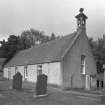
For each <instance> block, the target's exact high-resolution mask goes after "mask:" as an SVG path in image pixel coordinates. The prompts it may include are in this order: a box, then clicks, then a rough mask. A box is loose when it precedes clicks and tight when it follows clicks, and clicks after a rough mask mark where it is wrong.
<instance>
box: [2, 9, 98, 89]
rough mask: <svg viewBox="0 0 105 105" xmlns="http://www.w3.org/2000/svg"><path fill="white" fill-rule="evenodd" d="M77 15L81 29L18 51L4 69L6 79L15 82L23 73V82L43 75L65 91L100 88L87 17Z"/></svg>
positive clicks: (78, 27) (81, 12) (81, 14)
mask: <svg viewBox="0 0 105 105" xmlns="http://www.w3.org/2000/svg"><path fill="white" fill-rule="evenodd" d="M79 12H80V13H79V14H78V15H77V16H75V18H76V20H77V30H76V32H73V33H72V34H69V35H65V36H64V37H62V38H59V39H55V40H52V41H49V42H47V43H44V44H39V45H36V46H34V47H32V48H29V49H27V50H23V51H20V52H18V53H17V54H16V55H15V56H14V57H13V58H12V59H11V60H10V61H9V62H8V63H7V64H6V65H5V67H4V70H3V71H4V74H3V75H4V77H5V78H8V79H13V75H14V74H16V73H17V72H20V73H21V74H22V76H23V81H30V82H36V81H37V76H38V75H39V74H41V73H43V74H46V75H47V76H48V84H51V85H56V86H58V87H61V88H83V89H88V90H89V89H91V88H94V87H96V80H95V78H94V75H96V64H95V60H94V57H93V55H92V52H91V48H90V46H89V43H88V37H87V34H86V19H87V16H86V15H85V14H84V13H83V8H81V9H80V11H79Z"/></svg>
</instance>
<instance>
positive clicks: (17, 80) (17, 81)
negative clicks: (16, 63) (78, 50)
mask: <svg viewBox="0 0 105 105" xmlns="http://www.w3.org/2000/svg"><path fill="white" fill-rule="evenodd" d="M13 89H17V90H21V89H22V75H21V73H20V72H17V73H16V74H15V75H14V76H13Z"/></svg>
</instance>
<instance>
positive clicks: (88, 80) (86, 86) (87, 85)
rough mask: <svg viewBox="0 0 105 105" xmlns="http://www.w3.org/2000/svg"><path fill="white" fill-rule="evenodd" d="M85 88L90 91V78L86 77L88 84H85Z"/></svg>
mask: <svg viewBox="0 0 105 105" xmlns="http://www.w3.org/2000/svg"><path fill="white" fill-rule="evenodd" d="M85 83H86V84H85V88H86V90H90V76H89V75H86V82H85Z"/></svg>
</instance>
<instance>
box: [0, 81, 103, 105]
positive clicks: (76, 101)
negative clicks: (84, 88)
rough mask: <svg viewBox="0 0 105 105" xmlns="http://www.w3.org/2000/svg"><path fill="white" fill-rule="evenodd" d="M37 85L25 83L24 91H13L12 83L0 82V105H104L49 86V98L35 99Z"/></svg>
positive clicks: (95, 99) (94, 99)
mask: <svg viewBox="0 0 105 105" xmlns="http://www.w3.org/2000/svg"><path fill="white" fill-rule="evenodd" d="M34 94H35V84H34V83H28V82H24V83H23V89H22V90H20V91H18V90H14V89H12V81H9V80H1V81H0V105H104V104H101V103H100V101H99V99H97V98H92V97H84V96H82V95H79V94H73V93H72V92H70V91H63V90H60V89H58V88H54V87H51V86H50V87H49V86H48V96H46V97H40V98H34V97H33V95H34Z"/></svg>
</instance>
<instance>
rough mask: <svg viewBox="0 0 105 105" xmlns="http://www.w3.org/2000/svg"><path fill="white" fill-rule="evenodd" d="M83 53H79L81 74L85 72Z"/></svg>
mask: <svg viewBox="0 0 105 105" xmlns="http://www.w3.org/2000/svg"><path fill="white" fill-rule="evenodd" d="M85 58H86V57H85V55H81V74H86V67H85V66H86V61H85Z"/></svg>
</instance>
